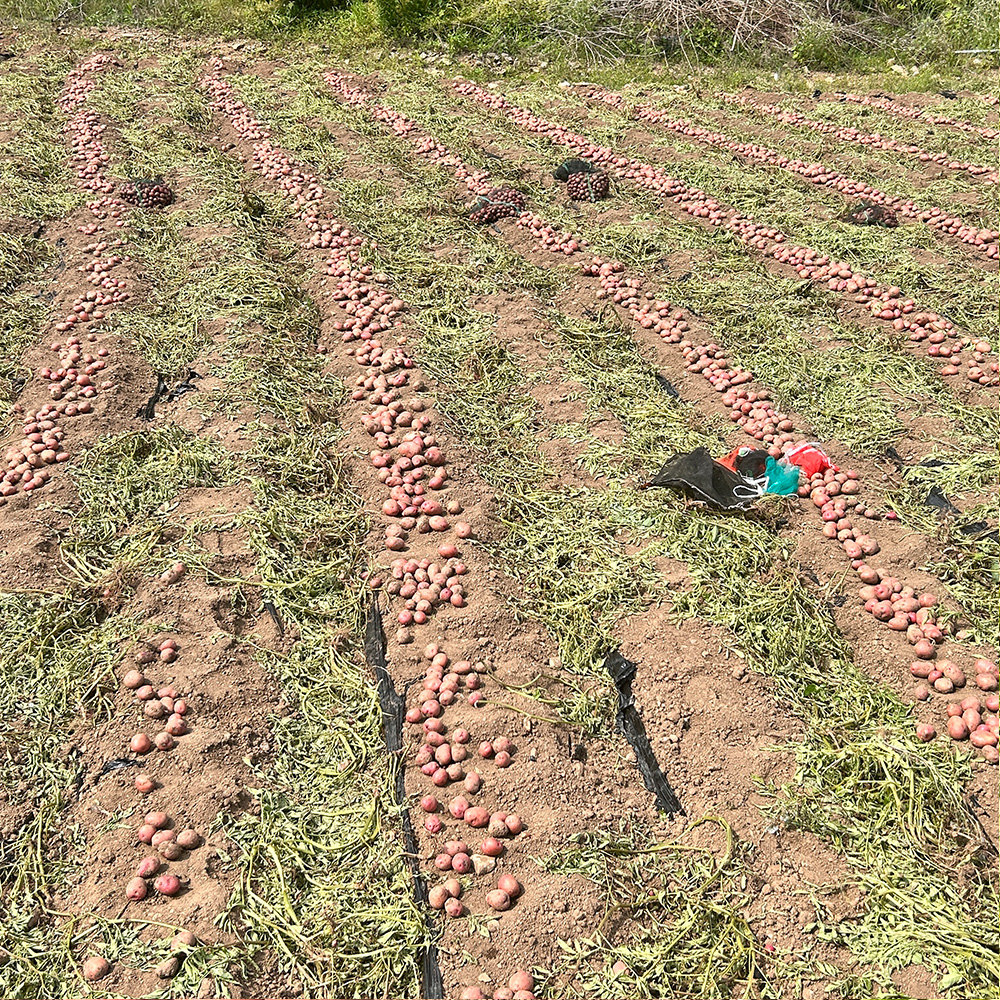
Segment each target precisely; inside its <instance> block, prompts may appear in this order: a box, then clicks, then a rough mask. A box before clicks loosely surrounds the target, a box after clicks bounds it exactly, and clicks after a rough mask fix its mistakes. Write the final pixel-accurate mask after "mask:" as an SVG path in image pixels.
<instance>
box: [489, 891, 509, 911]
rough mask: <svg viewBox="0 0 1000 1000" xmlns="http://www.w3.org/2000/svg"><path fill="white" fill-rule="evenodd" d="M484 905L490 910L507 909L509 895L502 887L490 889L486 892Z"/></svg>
mask: <svg viewBox="0 0 1000 1000" xmlns="http://www.w3.org/2000/svg"><path fill="white" fill-rule="evenodd" d="M486 905H487V906H488V907H489V908H490V909H491V910H509V909H510V896H508V895H507V893H505V892H504V891H503V889H491V890H490V891H489V892H488V893H486Z"/></svg>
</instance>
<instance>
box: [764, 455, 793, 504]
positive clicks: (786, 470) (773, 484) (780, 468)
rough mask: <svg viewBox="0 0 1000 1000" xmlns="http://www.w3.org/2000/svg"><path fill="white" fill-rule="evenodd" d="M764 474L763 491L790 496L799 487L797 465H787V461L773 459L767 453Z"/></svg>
mask: <svg viewBox="0 0 1000 1000" xmlns="http://www.w3.org/2000/svg"><path fill="white" fill-rule="evenodd" d="M764 474H765V475H766V476H767V488H766V489H765V490H764V492H765V493H777V494H778V495H779V496H783V497H787V496H791V495H792V494H793V493H795V492H796V491H797V490H798V488H799V469H798V466H795V465H789V464H788V463H787V462H778V461H775V459H773V458H771V456H770V455H769V456H768V459H767V465H766V466H765V470H764Z"/></svg>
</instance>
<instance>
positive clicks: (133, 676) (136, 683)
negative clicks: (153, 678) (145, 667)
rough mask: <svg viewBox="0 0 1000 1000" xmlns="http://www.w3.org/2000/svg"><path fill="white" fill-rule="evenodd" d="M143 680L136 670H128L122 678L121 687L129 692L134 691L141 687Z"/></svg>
mask: <svg viewBox="0 0 1000 1000" xmlns="http://www.w3.org/2000/svg"><path fill="white" fill-rule="evenodd" d="M144 680H145V678H144V677H143V676H142V674H141V673H140V672H139V671H138V670H130V671H129V672H128V673H127V674H125V676H124V677H123V678H122V686H123V687H126V688H128V689H129V691H135V690H136V688H140V687H142V684H143V681H144Z"/></svg>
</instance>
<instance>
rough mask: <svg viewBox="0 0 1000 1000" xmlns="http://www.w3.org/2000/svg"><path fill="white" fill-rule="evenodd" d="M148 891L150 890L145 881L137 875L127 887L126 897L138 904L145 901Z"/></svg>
mask: <svg viewBox="0 0 1000 1000" xmlns="http://www.w3.org/2000/svg"><path fill="white" fill-rule="evenodd" d="M148 891H149V889H148V886H147V885H146V882H145V879H141V878H139V876H138V875H136V877H135V878H134V879H132V880H131V881H130V882H129V884H128V885H127V886H126V887H125V895H126V896H127V897H128V898H129V899H130V900H132V902H134V903H137V902H138V901H139V900H141V899H145V898H146V893H147V892H148Z"/></svg>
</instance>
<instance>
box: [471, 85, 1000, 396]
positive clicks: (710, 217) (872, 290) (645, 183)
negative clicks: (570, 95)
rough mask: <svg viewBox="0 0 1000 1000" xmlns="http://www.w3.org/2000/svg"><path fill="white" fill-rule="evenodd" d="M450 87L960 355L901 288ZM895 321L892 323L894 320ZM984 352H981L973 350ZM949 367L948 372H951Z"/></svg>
mask: <svg viewBox="0 0 1000 1000" xmlns="http://www.w3.org/2000/svg"><path fill="white" fill-rule="evenodd" d="M454 87H455V90H456V91H457V92H458V93H460V94H463V95H466V96H468V97H471V98H472V99H473V100H475V101H477V102H478V103H480V104H482V105H484V106H486V107H488V108H490V109H492V110H494V111H498V112H501V113H503V114H505V115H507V117H508V118H510V119H511V120H512V121H514V122H515V123H516V124H517V125H519V126H520V127H521V128H524V129H525V130H527V131H529V132H534V133H538V134H541V135H544V136H546V137H547V138H549V139H551V140H552V141H553V142H556V143H559V144H562V145H566V146H568V147H569V148H570V149H572V150H573V152H574V153H576V154H577V155H578V156H580V157H583V158H584V159H586V160H589V161H592V162H594V163H600V164H603V165H604V166H606V167H607V168H608V169H609V171H611V172H613V173H614V174H615V175H616V176H618V177H624V178H627V179H629V180H633V181H635V182H636V183H637V184H640V185H641V186H642V187H645V188H646V189H648V190H650V191H653V192H654V193H656V194H659V195H661V196H662V197H664V198H669V199H671V201H672V202H673V204H675V205H677V206H678V207H679V208H680V209H681V211H683V212H686V213H687V214H688V215H691V216H693V217H695V218H698V219H705V220H707V221H708V222H709V223H710V224H711V225H713V226H723V225H725V226H726V227H727V228H729V229H731V230H732V231H733V232H735V233H736V234H737V235H738V236H739V238H740V240H741V241H742V242H744V243H746V244H747V245H748V246H751V247H754V248H755V249H757V250H760V251H761V252H763V253H766V254H768V255H769V256H771V257H773V258H774V259H775V260H776V261H778V262H780V263H786V264H790V265H791V266H793V267H795V268H796V270H797V271H798V273H799V275H800V277H802V278H808V279H809V280H811V281H815V282H817V283H823V284H826V285H827V287H828V288H830V289H831V290H833V291H844V292H848V293H854V295H855V300H856V301H857V302H865V303H868V304H869V308H870V309H871V312H872V315H873V316H876V317H877V318H879V319H884V320H888V321H891V322H894V321H896V320H901V321H902V323H901V326H899V327H896V328H897V329H904V328H905V329H908V330H910V331H911V333H914V334H917V336H915V337H912V338H911V339H914V340H918V339H922V338H921V336H920V334H921V332H922V331H925V332H927V333H930V332H932V331H931V329H929V324H930V323H932V322H933V323H934V324H935V328H939V329H940V330H941V331H943V332H945V333H946V334H947V335H948V337H950V338H952V340H953V344H952V345H951V346H952V351H953V355H954V356H958V355H960V354H961V352H962V349H963V347H964V346H968V343H967V338H966V341H965V342H963V340H962V338H960V337H959V335H958V333H957V331H956V330H955V327H954V324H952V323H951V321H950V320H947V319H945V318H944V317H943V316H939V315H938V314H937V313H927V314H924V315H926V316H928V317H929V319H927V320H926V321H924V323H918V322H917V321H915V320H909V319H907V320H903V319H902V317H903V316H904V315H905V314H906V313H910V312H913V311H914V310H915V308H916V307H915V304H914V303H913V301H912V300H910V299H901V298H900V296H901V295H902V292H901V290H900V289H899V288H897V287H895V286H889V285H882V284H879V283H878V282H877V281H875V280H874V279H873V278H867V277H865V276H864V275H862V274H860V273H859V272H855V271H854V270H852V269H851V268H850V267H849V266H848V265H847V264H846V263H843V262H837V261H831V260H830V258H829V257H827V256H825V255H823V254H820V253H819V252H818V251H816V250H813V249H812V248H810V247H803V246H795V245H789V244H788V243H787V242H786V241H787V239H788V238H787V236H786V235H785V234H784V233H782V232H780V231H779V230H777V229H775V228H773V227H769V226H767V225H763V224H761V223H758V222H756V221H755V220H754V219H752V218H750V217H749V216H745V215H741V214H739V213H738V212H737V211H735V209H731V208H726V207H725V206H723V205H722V204H721V203H720V202H718V201H716V200H715V199H714V198H712V197H710V196H709V195H708V194H706V193H705V192H704V191H702V190H700V189H698V188H692V187H689V186H688V185H686V184H684V183H683V182H681V181H679V180H677V179H676V178H674V177H670V176H669V175H668V174H666V173H665V172H664V171H663V170H661V169H659V168H658V167H653V166H651V165H650V164H648V163H644V162H642V161H641V160H637V159H635V158H634V157H625V156H619V155H617V154H616V153H615V152H614V151H613V150H611V149H609V148H607V147H606V146H598V145H595V144H594V143H592V142H590V141H589V140H588V139H586V138H585V137H584V136H582V135H578V134H577V133H575V132H572V131H570V130H569V129H567V128H565V127H564V126H562V125H556V124H554V123H552V122H549V121H547V120H546V119H544V118H540V117H539V116H537V115H534V114H532V113H531V112H530V111H528V110H527V109H525V108H519V107H517V106H516V105H513V104H511V103H510V102H509V101H508V100H507V99H506V98H505V97H503V96H502V95H500V94H496V93H492V92H490V91H488V90H484V89H483V88H481V87H479V86H477V85H476V84H474V83H470V82H468V81H457V82H456V83H455V84H454ZM894 325H895V322H894ZM978 353H980V354H984V355H985V352H983V351H979V352H978ZM968 367H969V374H968V377H969V380H970V381H974V382H978V383H979V384H981V385H990V386H993V385H1000V369H998V365H997V363H996V362H994V361H993V360H991V359H989V358H986V357H985V356H984V357H983V358H981V359H979V358H974V359H972V360H971V361H969V363H968ZM952 369H954V370H952ZM958 370H959V368H958V366H957V365H952V366H946V367H945V368H942V369H941V373H942V374H943V375H954V374H957V373H958Z"/></svg>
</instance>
